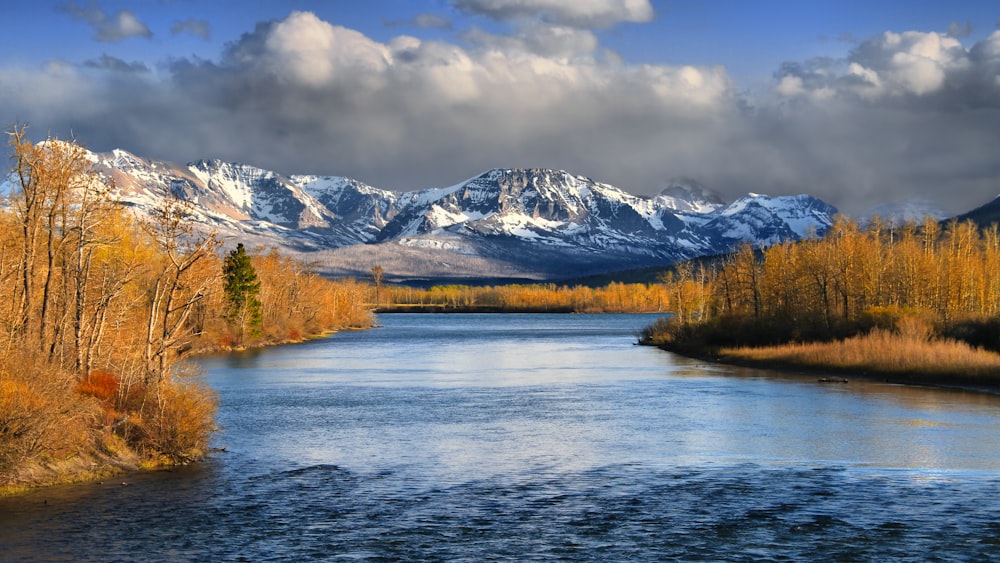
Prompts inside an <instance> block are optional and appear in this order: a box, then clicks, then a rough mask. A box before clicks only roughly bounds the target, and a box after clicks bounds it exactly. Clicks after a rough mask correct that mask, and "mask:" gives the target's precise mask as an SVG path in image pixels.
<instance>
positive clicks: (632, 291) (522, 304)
mask: <svg viewBox="0 0 1000 563" xmlns="http://www.w3.org/2000/svg"><path fill="white" fill-rule="evenodd" d="M378 274H379V277H381V275H382V272H378ZM375 288H376V289H375V295H374V298H375V301H374V302H375V304H376V305H377V307H378V308H379V310H401V311H405V310H413V309H420V310H434V309H440V310H462V311H524V312H573V313H650V312H660V311H666V310H667V307H668V304H669V303H670V297H669V294H668V292H667V290H666V288H665V287H664V286H663V285H662V284H655V283H654V284H645V283H619V282H612V283H610V284H608V285H607V286H604V287H596V288H595V287H587V286H583V285H576V286H565V285H556V284H553V283H544V284H510V285H498V286H469V285H436V286H432V287H430V288H426V289H421V288H413V287H406V286H398V285H388V286H384V287H383V286H382V284H381V281H380V279H379V280H378V281H377V282H376V283H375Z"/></svg>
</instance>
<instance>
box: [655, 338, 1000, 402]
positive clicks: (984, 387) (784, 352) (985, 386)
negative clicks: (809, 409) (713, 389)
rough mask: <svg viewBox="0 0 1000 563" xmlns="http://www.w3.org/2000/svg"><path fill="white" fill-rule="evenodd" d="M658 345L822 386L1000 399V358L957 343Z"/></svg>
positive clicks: (863, 340) (860, 340)
mask: <svg viewBox="0 0 1000 563" xmlns="http://www.w3.org/2000/svg"><path fill="white" fill-rule="evenodd" d="M647 344H649V343H647ZM655 345H656V346H658V347H659V348H661V349H663V350H667V351H670V352H673V353H677V354H680V355H683V356H687V357H691V358H696V359H700V360H706V361H711V362H717V363H723V364H729V365H739V366H743V367H751V368H757V369H769V370H778V371H782V372H786V373H799V374H803V375H807V376H810V377H816V378H817V380H821V381H843V380H844V379H845V378H847V377H852V378H859V379H865V380H868V381H881V382H887V383H895V384H902V385H917V386H928V387H940V388H952V389H966V390H975V391H981V392H988V393H994V394H1000V354H995V353H993V352H989V351H985V350H981V349H978V348H973V347H971V346H969V345H968V344H965V343H964V342H959V341H954V340H945V339H933V340H932V339H914V338H908V337H905V336H900V335H898V334H893V333H890V332H886V331H873V332H872V333H870V334H866V335H862V336H856V337H853V338H848V339H844V340H839V341H834V342H821V343H805V344H802V343H792V344H784V345H778V346H764V347H741V348H708V347H702V348H698V347H678V346H672V345H670V344H665V343H656V344H655Z"/></svg>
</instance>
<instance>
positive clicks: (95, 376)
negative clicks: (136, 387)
mask: <svg viewBox="0 0 1000 563" xmlns="http://www.w3.org/2000/svg"><path fill="white" fill-rule="evenodd" d="M77 391H79V392H80V393H83V394H84V395H90V396H91V397H96V398H98V399H100V400H102V401H105V402H107V403H112V404H114V402H115V397H116V396H117V395H118V378H117V377H115V374H113V373H111V372H110V371H103V370H95V371H92V372H90V376H89V377H87V379H84V380H83V381H81V382H80V383H79V384H77Z"/></svg>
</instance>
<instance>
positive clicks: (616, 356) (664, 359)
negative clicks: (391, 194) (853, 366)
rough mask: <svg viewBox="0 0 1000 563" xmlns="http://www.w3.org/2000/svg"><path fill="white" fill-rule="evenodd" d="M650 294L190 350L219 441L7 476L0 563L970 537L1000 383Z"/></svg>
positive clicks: (947, 552)
mask: <svg viewBox="0 0 1000 563" xmlns="http://www.w3.org/2000/svg"><path fill="white" fill-rule="evenodd" d="M653 318H654V317H651V316H646V315H436V314H423V315H410V314H397V315H383V316H381V317H380V319H379V320H380V322H381V324H382V325H384V326H382V327H381V328H377V329H374V330H368V331H359V332H344V333H340V334H336V335H334V336H332V337H330V338H326V339H322V340H313V341H309V342H305V343H302V344H298V345H291V346H285V347H279V348H273V349H268V350H262V351H256V352H248V353H243V354H234V355H227V356H218V357H209V358H203V359H201V360H200V361H199V363H200V364H201V366H202V367H203V368H204V370H205V372H206V378H207V380H208V382H209V383H210V384H211V386H212V387H214V388H215V389H216V390H217V391H218V393H219V397H220V403H221V405H220V412H219V423H220V425H221V427H222V429H221V430H220V432H219V433H218V434H217V436H216V437H215V445H216V446H218V447H220V448H225V451H222V452H217V453H213V454H212V455H211V456H210V457H209V458H208V459H207V460H206V461H204V462H202V463H198V464H195V465H192V466H189V467H184V468H181V469H178V470H174V471H169V472H150V473H139V474H129V475H124V476H121V477H119V478H116V479H114V480H109V481H106V482H102V483H88V484H80V485H73V486H59V487H51V488H47V489H43V490H39V491H36V492H32V493H29V494H26V495H21V496H16V497H11V498H5V499H0V561H36V560H37V561H41V560H45V561H52V560H56V561H58V560H64V561H146V560H169V561H269V560H271V561H292V560H295V561H297V560H334V561H336V560H344V561H355V560H373V561H396V560H403V561H445V560H447V561H455V560H460V561H489V560H516V561H526V560H546V561H549V560H563V561H624V560H628V561H664V560H723V561H745V560H848V561H849V560H877V561H927V560H934V559H938V560H988V559H994V558H996V557H998V554H1000V500H998V499H1000V397H998V396H996V395H989V394H983V393H973V392H962V391H951V390H940V389H926V388H914V387H903V386H898V385H888V384H881V383H873V382H863V381H851V382H849V383H847V384H823V383H819V382H818V381H817V378H816V377H807V376H794V375H788V374H781V373H776V372H768V371H764V370H752V369H746V368H737V367H730V366H721V365H711V364H705V363H703V362H699V361H695V360H690V359H686V358H682V357H679V356H676V355H673V354H670V353H667V352H663V351H661V350H657V349H652V348H645V347H639V346H635V345H634V343H635V341H636V336H635V334H636V332H637V331H638V329H640V328H641V327H643V326H645V325H646V324H648V323H649V322H651V321H652V320H653Z"/></svg>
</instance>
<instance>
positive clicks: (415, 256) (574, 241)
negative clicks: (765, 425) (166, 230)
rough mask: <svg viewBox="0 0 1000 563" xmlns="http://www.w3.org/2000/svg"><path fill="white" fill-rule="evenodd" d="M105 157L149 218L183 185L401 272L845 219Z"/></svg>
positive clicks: (478, 267)
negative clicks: (408, 186) (401, 186)
mask: <svg viewBox="0 0 1000 563" xmlns="http://www.w3.org/2000/svg"><path fill="white" fill-rule="evenodd" d="M92 160H93V162H94V163H95V166H96V167H97V169H98V170H99V171H101V172H102V173H104V174H106V175H107V176H109V177H111V178H112V179H113V180H114V182H115V186H116V189H117V191H118V197H119V198H120V199H121V201H122V202H123V203H125V204H126V205H129V206H131V207H133V208H134V209H136V210H137V212H139V213H146V214H149V213H153V212H155V210H156V209H157V207H158V206H159V205H160V204H161V202H162V198H163V197H164V196H165V195H166V194H167V193H172V194H174V195H176V196H178V197H180V198H182V199H185V200H187V201H190V202H191V203H192V204H193V217H192V218H193V220H194V221H196V222H197V223H198V224H200V225H202V226H203V227H204V228H209V229H214V230H216V231H217V232H218V233H219V234H220V235H221V236H223V237H224V238H225V237H228V238H232V239H236V240H240V241H242V242H244V243H249V244H250V245H265V246H278V247H282V248H285V249H287V250H291V251H295V252H309V253H310V254H309V256H308V257H307V259H309V260H310V261H313V262H316V263H318V266H319V267H320V268H321V269H322V270H324V271H327V272H330V273H336V274H348V275H357V276H363V275H366V274H367V273H368V272H369V271H370V269H371V267H372V266H374V265H375V264H381V265H383V266H385V265H386V264H388V265H389V266H387V267H386V272H387V274H389V275H390V276H395V277H425V278H446V277H455V278H462V277H477V278H489V277H495V276H503V277H522V278H531V279H559V278H569V277H574V276H579V275H585V274H592V273H600V272H608V271H614V270H621V269H626V268H634V267H642V266H650V265H664V264H669V263H671V262H674V261H677V260H681V259H687V258H693V257H697V256H703V255H709V254H718V253H721V252H725V251H727V250H729V249H730V248H732V247H734V246H735V245H737V244H739V243H741V242H751V243H753V244H764V245H770V244H774V243H776V242H779V241H782V240H789V239H800V238H802V237H805V236H809V235H810V234H813V233H815V234H822V233H823V232H824V231H825V230H826V229H827V228H828V227H829V225H830V224H831V223H832V217H833V215H834V214H835V213H836V210H835V209H834V208H833V207H831V206H829V205H827V204H825V203H823V202H822V201H820V200H818V199H816V198H813V197H810V196H806V195H800V196H793V197H775V198H771V197H768V196H764V195H757V194H749V195H747V196H744V197H742V198H740V199H738V200H736V201H734V202H732V203H730V204H729V205H724V204H723V203H722V201H721V200H719V199H718V198H717V197H715V196H713V195H712V194H711V193H709V192H707V191H706V190H705V189H704V188H702V187H701V186H698V185H697V184H696V183H694V182H687V181H685V182H673V183H671V184H669V185H668V186H667V188H666V189H664V190H663V192H661V193H660V194H658V195H656V196H654V197H649V198H647V197H639V196H635V195H632V194H629V193H627V192H625V191H623V190H621V189H619V188H617V187H615V186H612V185H609V184H605V183H601V182H597V181H594V180H592V179H590V178H586V177H583V176H576V175H573V174H570V173H568V172H565V171H559V170H547V169H494V170H489V171H487V172H485V173H483V174H481V175H479V176H476V177H474V178H471V179H469V180H466V181H464V182H461V183H459V184H456V185H454V186H451V187H447V188H432V189H424V190H417V191H410V192H402V193H400V192H394V191H390V190H384V189H378V188H374V187H371V186H368V185H366V184H364V183H362V182H360V181H357V180H353V179H349V178H343V177H336V176H329V177H319V176H295V175H292V176H283V175H281V174H278V173H275V172H271V171H267V170H262V169H260V168H256V167H253V166H248V165H243V164H234V163H227V162H222V161H218V160H211V161H198V162H194V163H191V164H187V165H178V164H174V163H169V162H162V161H154V160H148V159H143V158H140V157H137V156H135V155H132V154H130V153H128V152H125V151H121V150H116V151H112V152H111V153H102V154H93V155H92ZM394 268H395V269H394Z"/></svg>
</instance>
